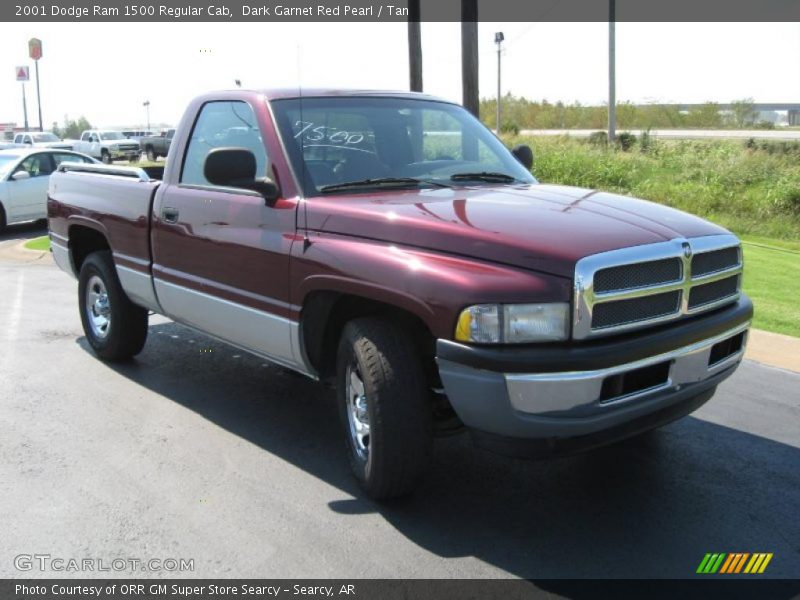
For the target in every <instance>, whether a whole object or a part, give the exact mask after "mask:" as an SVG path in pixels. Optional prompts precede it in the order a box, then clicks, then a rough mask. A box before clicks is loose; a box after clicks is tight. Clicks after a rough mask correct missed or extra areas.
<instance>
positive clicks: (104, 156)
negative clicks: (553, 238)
mask: <svg viewBox="0 0 800 600" xmlns="http://www.w3.org/2000/svg"><path fill="white" fill-rule="evenodd" d="M100 160H101V161H103V163H104V164H106V165H110V164H111V163H112V162H113V161H112V160H111V155H110V154H109V153H108V150H101V151H100Z"/></svg>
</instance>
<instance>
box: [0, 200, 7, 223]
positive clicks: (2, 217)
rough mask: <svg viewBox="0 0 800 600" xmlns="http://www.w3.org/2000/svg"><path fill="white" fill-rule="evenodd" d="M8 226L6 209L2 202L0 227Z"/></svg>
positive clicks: (0, 204)
mask: <svg viewBox="0 0 800 600" xmlns="http://www.w3.org/2000/svg"><path fill="white" fill-rule="evenodd" d="M5 226H6V209H5V207H4V206H3V203H2V202H0V227H5Z"/></svg>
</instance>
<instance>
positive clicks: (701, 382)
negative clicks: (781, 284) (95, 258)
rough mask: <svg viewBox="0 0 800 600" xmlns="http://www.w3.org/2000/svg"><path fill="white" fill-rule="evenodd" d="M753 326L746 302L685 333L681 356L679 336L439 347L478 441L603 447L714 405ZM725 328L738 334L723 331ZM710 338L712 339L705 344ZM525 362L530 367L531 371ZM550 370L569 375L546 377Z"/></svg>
mask: <svg viewBox="0 0 800 600" xmlns="http://www.w3.org/2000/svg"><path fill="white" fill-rule="evenodd" d="M751 317H752V304H751V303H750V302H749V300H748V299H747V298H744V299H742V300H741V301H740V302H739V303H738V304H737V305H736V306H732V307H730V308H729V309H726V310H725V311H722V312H721V313H718V314H716V315H710V316H709V317H704V322H699V321H694V322H690V323H687V324H685V325H684V331H683V332H682V333H681V335H682V336H683V337H684V339H686V340H687V341H686V342H684V343H683V344H680V343H676V344H674V345H672V346H671V347H670V344H669V341H668V340H669V339H670V337H671V333H675V331H674V330H670V331H667V332H664V331H661V332H658V331H656V332H654V333H650V334H645V335H646V336H648V335H649V337H641V336H640V337H639V338H638V339H635V340H633V341H631V339H627V340H621V341H617V342H615V341H613V340H612V341H608V342H603V345H602V346H600V347H597V345H596V344H595V345H594V347H592V346H589V347H588V348H587V347H584V346H583V345H579V346H575V347H574V348H573V347H561V348H556V347H553V348H552V349H550V348H545V347H537V348H528V349H521V350H519V351H517V352H515V351H513V350H508V349H501V350H499V351H497V350H492V349H485V348H484V349H481V348H471V347H467V346H464V345H461V344H458V343H455V342H451V341H446V340H439V342H438V343H437V363H438V366H439V374H440V377H441V380H442V384H443V387H444V391H445V394H446V395H447V397H448V399H449V401H450V404H451V405H452V407H453V409H454V410H455V412H456V414H457V415H458V416H459V418H460V419H461V421H462V422H463V423H464V425H466V426H467V427H468V428H469V429H470V430H472V431H473V433H481V434H488V435H494V436H503V437H506V438H519V439H520V440H523V439H524V440H550V441H554V440H564V439H569V438H581V437H582V438H588V437H591V438H593V439H595V438H602V437H604V436H605V434H606V433H609V432H614V431H617V432H618V431H620V430H622V429H624V430H631V429H636V428H640V429H639V430H643V429H642V428H644V429H646V428H647V427H654V426H658V425H659V424H663V423H664V422H668V421H669V420H671V419H673V418H678V417H680V416H683V415H684V414H688V412H691V410H694V409H696V408H697V407H698V406H700V405H701V404H702V402H705V401H706V400H707V399H708V398H710V397H711V395H712V394H713V393H714V390H715V389H716V386H717V385H718V384H719V383H721V382H722V381H724V380H725V379H726V378H727V377H729V376H730V375H732V374H733V372H734V371H735V370H736V368H737V366H738V365H739V363H740V362H741V360H742V357H743V355H744V350H745V344H746V341H747V331H748V328H749V326H750V318H751ZM720 321H722V322H724V321H727V322H729V323H730V324H729V326H728V327H718V326H717V325H718V324H720ZM703 329H708V330H709V334H708V336H707V337H702V336H698V335H697V333H698V332H699V331H702V330H703ZM710 330H713V331H710ZM686 336H693V337H694V339H693V340H691V337H688V338H687V337H686ZM665 340H666V341H665ZM648 350H650V351H651V352H652V354H651V355H649V356H648V355H647V352H648ZM552 357H555V359H556V362H555V363H553V362H552V361H551V358H552ZM622 357H627V358H622ZM640 357H641V358H640ZM519 358H524V359H525V360H529V361H530V363H529V364H530V367H529V369H527V370H526V369H525V365H524V363H521V362H520V360H519ZM615 358H619V359H620V360H618V362H615ZM548 361H551V362H548ZM549 364H555V365H561V366H560V367H556V368H550V369H547V368H542V367H543V366H545V365H549ZM579 365H582V366H579ZM594 365H597V367H595V366H594ZM504 367H505V368H504ZM659 415H661V416H659ZM645 422H649V423H651V425H646V424H643V423H645ZM614 435H616V434H614ZM630 435H632V434H630ZM548 443H549V442H548Z"/></svg>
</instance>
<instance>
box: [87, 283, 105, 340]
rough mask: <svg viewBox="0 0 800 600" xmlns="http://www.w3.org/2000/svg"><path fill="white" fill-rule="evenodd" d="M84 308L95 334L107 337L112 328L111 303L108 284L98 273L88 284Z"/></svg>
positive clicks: (101, 337)
mask: <svg viewBox="0 0 800 600" xmlns="http://www.w3.org/2000/svg"><path fill="white" fill-rule="evenodd" d="M84 309H85V310H86V317H87V321H88V322H89V327H91V329H92V333H93V334H94V336H95V337H97V338H98V339H105V338H106V337H107V336H108V330H109V329H110V328H111V304H110V303H109V300H108V291H107V290H106V284H105V283H104V282H103V280H102V279H100V277H98V276H97V275H93V276H92V277H91V278H90V279H89V282H88V283H87V284H86V298H85V303H84Z"/></svg>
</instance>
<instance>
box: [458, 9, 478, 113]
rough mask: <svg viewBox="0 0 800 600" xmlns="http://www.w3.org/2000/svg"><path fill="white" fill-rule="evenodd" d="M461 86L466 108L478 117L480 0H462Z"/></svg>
mask: <svg viewBox="0 0 800 600" xmlns="http://www.w3.org/2000/svg"><path fill="white" fill-rule="evenodd" d="M461 86H462V102H463V104H464V108H466V109H467V110H468V111H469V112H471V113H472V114H473V115H475V116H476V117H478V116H479V115H478V113H479V112H480V97H479V96H478V0H461Z"/></svg>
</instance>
